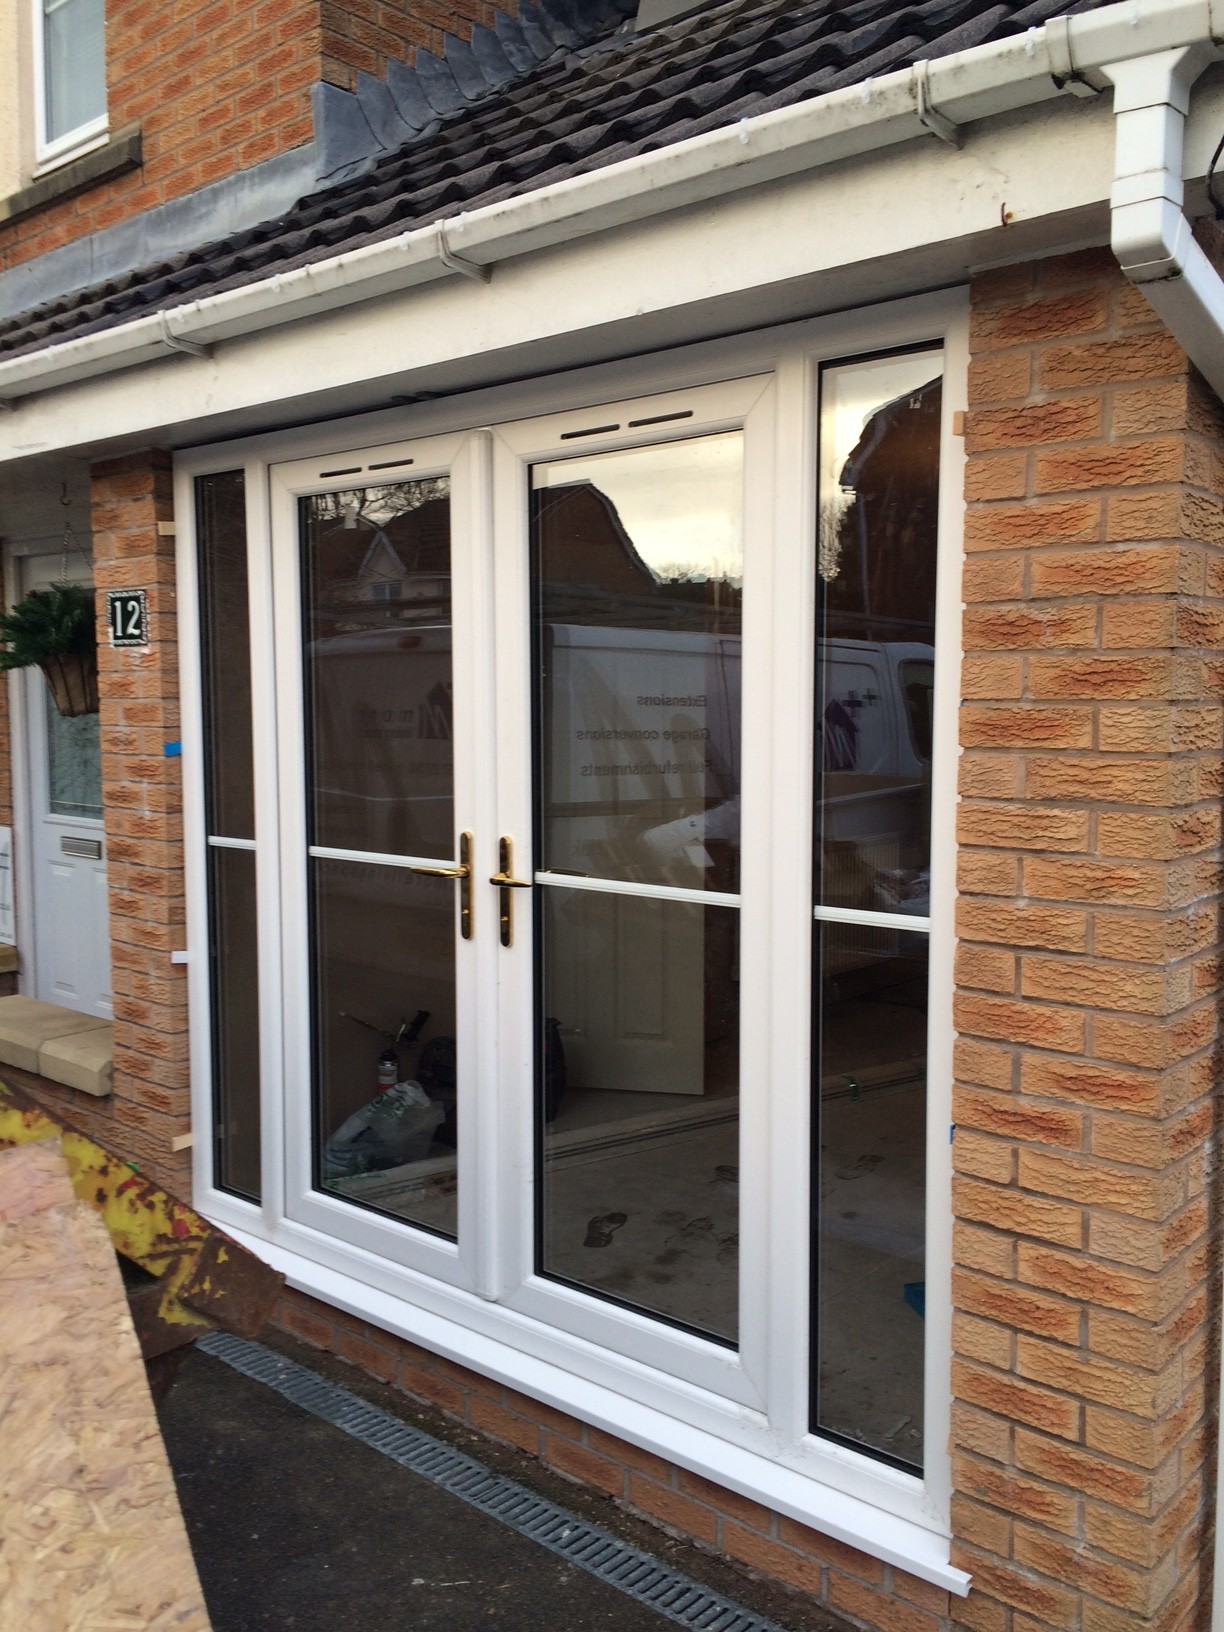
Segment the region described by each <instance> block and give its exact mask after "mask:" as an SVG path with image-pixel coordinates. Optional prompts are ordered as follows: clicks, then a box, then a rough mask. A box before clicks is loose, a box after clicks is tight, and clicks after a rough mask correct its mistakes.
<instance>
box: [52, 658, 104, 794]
mask: <svg viewBox="0 0 1224 1632" xmlns="http://www.w3.org/2000/svg"><path fill="white" fill-rule="evenodd" d="M45 689H46V697H45V699H44V701H45V706H46V715H47V780H48V783H49V789H48V791H49V796H50V799H49V802H50V809H51V814H52V815H53V816H70V817H75V818H76V819H77V820H81V821H88V822H100V821H101V820H102V733H101V731H100V730H99V727H98V716H97V715H96V714H78V715H76V716H75V717H72V718H69V717H67V716H65V715H63V714H61V713H60V711H59V709H58V708H57V707H56V706H55V699H54V697H52V695H51V688H50V686H47V687H46V688H45Z"/></svg>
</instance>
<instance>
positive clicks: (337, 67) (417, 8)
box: [320, 0, 518, 91]
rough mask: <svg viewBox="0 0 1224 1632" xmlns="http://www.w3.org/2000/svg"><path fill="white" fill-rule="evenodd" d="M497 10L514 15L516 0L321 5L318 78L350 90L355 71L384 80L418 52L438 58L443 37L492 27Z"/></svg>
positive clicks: (329, 1)
mask: <svg viewBox="0 0 1224 1632" xmlns="http://www.w3.org/2000/svg"><path fill="white" fill-rule="evenodd" d="M499 11H503V12H505V13H506V14H507V16H510V17H513V16H515V15H516V14H517V12H518V0H391V3H388V0H325V3H324V5H323V9H322V53H323V64H322V73H321V75H320V77H321V78H322V79H324V80H326V81H327V83H328V84H329V85H339V86H341V87H342V88H343V89H344V90H346V91H351V90H353V89H354V87H355V86H356V84H357V75H358V73H359V72H362V73H367V74H373V75H374V76H375V77H376V78H378V79H383V78H385V77H386V73H387V64H388V63H389V62H403V63H412V62H414V61H415V60H416V53H417V50H418V48H420V49H421V50H424V51H432V52H433V53H434V55H435V56H440V55H441V54H442V51H443V49H444V42H443V35H444V33H445V34H455V35H457V36H458V37H459V38H460V39H463V40H467V39H470V38H471V35H472V24H473V23H483V24H484V26H485V27H486V28H492V27H493V24H494V23H495V22H496V20H497V13H498V12H499Z"/></svg>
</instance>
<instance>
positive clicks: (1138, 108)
mask: <svg viewBox="0 0 1224 1632" xmlns="http://www.w3.org/2000/svg"><path fill="white" fill-rule="evenodd" d="M1216 3H1218V0H1216ZM1215 11H1216V4H1215V3H1213V6H1212V25H1213V27H1212V33H1213V34H1218V33H1219V32H1221V28H1220V27H1219V26H1218V24H1219V22H1220V21H1221V20H1220V19H1217V17H1216V15H1215ZM1213 56H1214V52H1213V51H1212V48H1211V45H1210V44H1209V43H1208V42H1204V43H1203V44H1202V45H1198V46H1190V47H1188V48H1185V49H1182V50H1175V51H1163V52H1159V53H1157V54H1156V55H1153V56H1149V57H1141V58H1136V59H1134V60H1133V61H1130V62H1124V63H1114V64H1111V65H1109V66H1108V67H1105V68H1103V69H1102V72H1103V73H1104V75H1105V77H1106V78H1107V79H1109V80H1111V81H1112V82H1113V85H1114V113H1115V115H1116V119H1117V146H1116V159H1115V167H1114V185H1113V192H1112V195H1111V205H1112V230H1111V242H1112V245H1113V250H1114V253H1115V255H1116V256H1117V258H1118V264H1119V265H1120V266H1121V268H1122V271H1123V272H1124V273H1125V274H1126V276H1127V277H1128V278H1129V279H1130V281H1131V282H1132V283H1133V284H1134V285H1135V286H1136V288H1138V289H1141V290H1142V291H1143V293H1144V295H1145V296H1146V297H1147V300H1148V302H1149V304H1150V305H1151V306H1152V308H1153V309H1154V311H1155V312H1156V314H1157V316H1158V317H1159V318H1160V319H1161V321H1162V322H1163V323H1164V325H1165V327H1166V328H1167V329H1168V330H1169V331H1170V332H1171V333H1172V334H1173V336H1174V338H1175V339H1177V340H1178V341H1179V342H1180V344H1181V346H1182V348H1183V349H1184V350H1185V352H1186V353H1187V355H1188V356H1189V358H1190V361H1191V362H1192V363H1193V364H1194V365H1195V367H1196V368H1197V369H1198V371H1199V373H1200V374H1202V375H1203V377H1204V378H1205V379H1206V380H1207V382H1208V384H1209V385H1210V386H1211V388H1212V389H1213V390H1214V391H1215V393H1216V395H1217V396H1219V397H1221V398H1224V279H1222V278H1221V276H1220V274H1219V273H1218V272H1217V271H1216V269H1215V267H1214V266H1213V265H1212V264H1211V262H1210V260H1209V259H1208V258H1207V256H1206V254H1205V253H1204V252H1203V250H1202V248H1201V247H1200V245H1199V244H1198V243H1196V242H1195V239H1194V236H1193V233H1192V231H1191V227H1190V223H1189V221H1188V220H1187V219H1186V216H1185V214H1184V212H1183V209H1182V204H1183V200H1184V192H1185V189H1184V187H1183V183H1182V174H1183V146H1184V139H1185V126H1186V116H1187V113H1188V112H1189V106H1190V88H1191V86H1192V85H1193V83H1194V81H1195V80H1196V79H1197V78H1198V76H1199V74H1200V73H1202V71H1203V69H1204V68H1205V67H1206V66H1207V64H1208V63H1209V62H1210V61H1212V60H1213ZM1219 1317H1220V1320H1221V1324H1222V1325H1224V1302H1222V1303H1221V1305H1220V1307H1219ZM1216 1398H1217V1403H1218V1404H1219V1405H1220V1407H1221V1415H1217V1429H1216V1434H1217V1438H1216V1452H1217V1455H1216V1490H1215V1522H1214V1526H1213V1531H1214V1534H1213V1540H1212V1547H1213V1559H1214V1571H1213V1587H1212V1601H1211V1632H1224V1523H1222V1522H1221V1520H1222V1518H1224V1445H1222V1443H1221V1437H1220V1427H1219V1424H1220V1421H1221V1420H1222V1417H1224V1354H1222V1355H1221V1361H1220V1373H1219V1392H1218V1393H1217V1396H1216Z"/></svg>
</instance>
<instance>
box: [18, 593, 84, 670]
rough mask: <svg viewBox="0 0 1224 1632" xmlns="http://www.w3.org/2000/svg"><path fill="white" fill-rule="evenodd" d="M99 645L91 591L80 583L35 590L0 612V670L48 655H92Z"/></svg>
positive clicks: (39, 661) (32, 662)
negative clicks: (10, 609) (4, 611)
mask: <svg viewBox="0 0 1224 1632" xmlns="http://www.w3.org/2000/svg"><path fill="white" fill-rule="evenodd" d="M97 645H98V635H97V627H96V625H95V623H94V598H93V591H92V590H90V589H86V588H84V586H83V585H81V584H56V585H55V586H54V587H53V588H51V589H35V590H31V591H30V593H29V594H28V595H27V596H26V597H25V599H24V600H21V601H18V602H17V604H16V606H15V607H14V608H13V609H12V611H11V612H8V613H4V614H0V672H3V671H5V670H7V669H29V668H33V667H35V666H37V665H40V664H43V663H45V662H46V661H47V659H48V658H55V657H84V658H87V657H89V656H91V655H92V654H93V653H94V652H95V651H96V650H97Z"/></svg>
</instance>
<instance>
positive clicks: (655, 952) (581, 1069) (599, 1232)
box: [531, 431, 744, 1344]
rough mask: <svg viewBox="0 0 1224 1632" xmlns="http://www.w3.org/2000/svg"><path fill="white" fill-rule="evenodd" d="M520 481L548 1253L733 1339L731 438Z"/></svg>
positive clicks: (549, 1259)
mask: <svg viewBox="0 0 1224 1632" xmlns="http://www.w3.org/2000/svg"><path fill="white" fill-rule="evenodd" d="M531 487H532V603H533V626H534V627H533V634H534V641H535V648H534V649H535V667H536V697H535V714H536V757H535V764H536V799H537V809H538V824H537V856H538V871H537V873H536V875H535V882H536V884H537V886H539V887H540V888H538V890H537V896H538V903H537V963H538V967H537V982H538V986H537V990H538V997H539V1026H540V1030H539V1036H540V1038H541V1049H540V1057H541V1061H542V1065H541V1071H540V1080H541V1092H540V1107H539V1115H540V1151H539V1162H540V1183H539V1186H538V1201H539V1218H538V1238H537V1266H538V1268H539V1270H540V1272H541V1273H543V1274H545V1275H547V1276H551V1277H555V1278H557V1279H560V1280H564V1281H567V1282H570V1283H573V1284H576V1285H578V1286H581V1287H583V1288H584V1289H586V1290H588V1291H591V1292H595V1293H597V1294H600V1295H602V1296H604V1297H606V1298H610V1299H613V1300H616V1301H618V1302H622V1303H625V1304H629V1305H630V1306H632V1307H634V1308H638V1309H643V1310H647V1311H649V1312H651V1313H653V1314H655V1315H658V1316H660V1317H662V1318H663V1319H664V1320H667V1321H669V1322H672V1323H675V1324H677V1325H680V1326H684V1327H687V1328H692V1329H695V1330H696V1331H699V1332H700V1333H702V1334H703V1335H705V1336H709V1337H712V1338H714V1339H716V1340H717V1341H720V1342H723V1343H727V1344H734V1343H735V1342H736V1339H737V1333H738V1278H739V1250H738V1248H739V1217H738V1179H739V1117H738V1102H739V1020H738V983H739V933H738V931H739V896H738V890H739V871H740V869H739V853H740V845H739V831H740V735H741V733H740V649H741V640H742V636H741V628H742V623H741V603H742V580H743V502H744V501H743V488H744V482H743V435H742V433H741V432H739V431H730V432H723V433H719V434H716V435H711V436H704V437H693V438H691V439H688V440H684V441H675V442H670V443H667V444H663V445H658V446H653V447H644V448H635V449H630V450H625V451H618V452H614V453H601V454H596V455H594V456H586V457H583V456H579V457H577V458H571V459H555V460H551V461H548V462H546V463H539V464H536V465H535V466H534V467H533V469H532V483H531Z"/></svg>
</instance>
